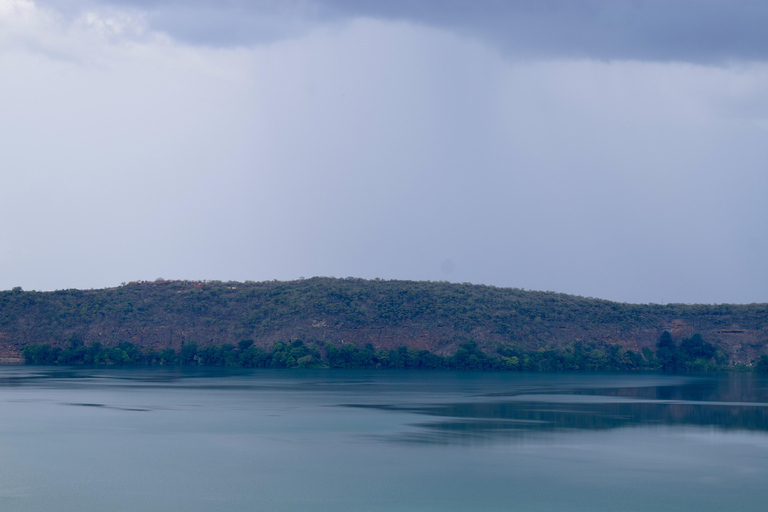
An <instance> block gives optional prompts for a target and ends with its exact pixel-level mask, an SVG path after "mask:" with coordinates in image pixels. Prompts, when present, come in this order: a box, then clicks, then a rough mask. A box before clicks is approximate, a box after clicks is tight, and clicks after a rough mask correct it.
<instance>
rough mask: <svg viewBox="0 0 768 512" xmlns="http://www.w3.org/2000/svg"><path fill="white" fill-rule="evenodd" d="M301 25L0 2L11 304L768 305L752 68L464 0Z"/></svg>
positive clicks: (766, 152)
mask: <svg viewBox="0 0 768 512" xmlns="http://www.w3.org/2000/svg"><path fill="white" fill-rule="evenodd" d="M251 5H255V6H256V7H252V6H251ZM285 5H286V4H285V3H267V2H261V3H258V2H256V3H253V4H252V3H248V4H245V3H238V2H229V3H225V4H223V5H222V6H221V7H214V6H213V4H210V3H206V2H198V3H189V2H186V3H184V4H182V3H170V2H149V1H148V2H131V3H121V4H116V3H115V4H105V3H84V2H80V1H79V0H72V1H70V2H64V1H63V0H62V1H58V2H46V3H39V4H35V3H32V2H29V1H25V0H0V34H2V35H0V69H2V70H3V76H4V79H3V80H2V81H0V120H1V122H0V155H2V157H0V164H1V165H2V172H1V173H0V219H2V232H3V237H2V239H0V288H10V287H12V286H16V285H21V286H23V287H24V288H26V289H55V288H67V287H91V286H94V287H98V286H111V285H116V284H118V283H119V282H121V281H128V280H132V279H154V278H156V277H159V276H162V277H165V278H193V279H194V278H200V279H225V280H226V279H237V280H245V279H254V280H262V279H273V278H277V279H294V278H298V277H300V276H307V277H308V276H312V275H333V276H340V277H344V276H348V275H352V276H360V277H367V278H373V277H383V278H403V279H432V280H440V279H448V280H451V281H470V282H478V283H487V284H494V285H499V286H518V287H524V288H532V289H549V290H556V291H563V292H569V293H577V294H581V295H590V296H598V297H605V298H610V299H616V300H625V301H636V302H649V301H652V302H662V301H664V302H670V301H685V302H729V301H730V302H753V301H760V302H764V301H765V300H766V297H765V289H767V285H768V271H767V270H766V268H765V265H764V261H765V260H766V257H768V236H767V234H766V231H765V228H764V227H763V224H764V220H765V219H766V218H768V203H766V202H765V201H764V199H763V196H764V192H765V190H768V173H766V172H765V171H766V167H767V166H768V149H766V147H767V146H768V145H766V144H765V140H766V135H768V66H766V64H763V63H761V62H760V61H759V59H758V60H757V61H751V62H747V60H749V59H753V58H757V57H755V55H756V54H754V55H753V54H749V53H745V52H741V53H740V51H737V50H736V49H734V48H735V47H734V46H727V45H725V46H723V45H720V46H719V48H721V49H722V48H730V49H729V50H728V51H727V52H722V51H720V50H718V52H719V53H718V52H714V53H713V51H710V50H707V49H706V48H705V47H704V45H697V44H693V43H691V47H692V48H693V47H696V48H697V52H698V53H696V55H693V54H691V55H689V56H687V57H685V58H677V57H671V56H673V55H681V53H680V52H681V51H682V50H681V48H682V47H676V46H675V44H671V43H670V44H668V45H665V44H661V43H660V42H658V43H657V46H658V47H659V48H662V49H664V50H665V51H666V54H665V56H664V55H661V54H656V53H654V52H655V51H656V50H653V45H650V44H642V45H641V44H639V43H637V41H639V39H638V38H639V37H640V36H637V35H632V34H625V36H624V37H625V39H623V40H619V39H616V38H610V37H609V38H608V39H609V41H608V43H604V44H602V45H598V44H597V43H594V44H595V45H597V46H596V47H600V48H602V52H603V53H600V51H597V50H595V51H592V50H589V51H586V50H584V51H582V50H578V51H576V50H574V51H570V50H568V49H569V48H571V46H569V44H565V43H563V44H560V45H559V46H558V45H557V44H555V42H552V43H551V44H552V47H551V48H550V49H549V50H547V49H546V48H544V46H542V44H543V43H541V44H539V43H537V42H536V41H537V40H536V37H539V36H534V35H531V36H527V37H525V38H523V36H521V35H518V36H515V37H520V38H522V39H521V40H524V41H523V42H524V43H525V44H527V45H528V48H524V46H525V45H523V44H522V43H521V44H520V45H518V44H517V43H515V45H512V46H510V45H511V44H512V43H509V41H512V39H506V40H503V41H502V40H495V39H494V38H495V37H496V36H494V34H495V32H493V30H491V29H487V30H486V29H482V30H480V29H478V28H477V27H480V26H481V25H482V24H479V23H480V22H476V21H472V20H471V19H469V18H471V16H469V14H466V13H465V15H463V16H462V14H461V13H462V12H465V11H462V9H466V8H467V5H468V4H465V3H462V2H455V3H449V4H446V5H448V7H446V8H445V9H443V10H440V11H438V10H437V9H434V8H431V4H420V5H421V6H422V7H421V8H420V10H418V9H415V8H410V10H409V8H408V5H410V4H409V3H398V2H389V3H387V4H383V3H381V4H379V3H375V2H363V3H355V4H354V5H353V4H352V3H350V4H348V5H347V4H344V3H342V2H325V3H322V4H320V3H310V2H296V3H291V4H288V5H289V7H288V8H286V7H284V6H285ZM478 5H479V4H478ZM499 5H505V6H506V7H504V8H503V9H518V10H520V9H523V10H524V9H529V10H530V9H532V7H530V6H531V5H533V4H525V3H510V4H506V3H498V4H496V3H489V4H488V5H483V6H482V9H479V10H478V14H477V17H478V18H482V19H483V20H486V21H483V23H491V22H493V21H494V20H496V21H495V22H496V23H497V24H498V26H499V27H501V26H505V23H507V21H504V20H508V19H512V18H510V16H511V14H510V13H517V12H518V11H514V12H513V11H512V10H505V11H504V12H503V13H501V14H498V13H496V11H494V9H501V7H499ZM548 5H549V6H550V7H551V9H552V11H551V12H550V13H549V14H548V15H545V14H546V13H544V12H543V11H542V12H540V13H538V14H536V16H539V17H541V19H542V21H541V23H542V27H544V28H542V29H541V30H545V32H546V30H554V29H552V28H551V27H554V26H555V25H556V24H557V23H562V22H563V21H562V20H560V21H558V19H560V18H558V16H559V15H558V14H557V12H558V9H560V7H558V6H560V4H558V3H556V2H555V3H549V4H548ZM578 5H579V6H582V7H583V6H585V5H587V4H585V3H580V4H578ZM589 5H592V6H594V7H595V9H597V10H598V11H599V10H600V9H603V8H605V7H604V6H605V5H606V4H602V3H599V4H598V3H594V4H589ZM621 5H624V6H625V8H626V9H629V8H630V7H631V6H633V5H639V6H640V7H641V8H643V9H646V8H651V7H653V8H655V9H662V7H660V5H661V4H660V3H659V4H656V3H635V4H631V3H627V4H621ZM702 5H704V6H705V7H702V9H704V10H705V11H706V9H710V10H712V9H715V8H716V7H717V6H718V5H720V4H718V3H715V2H712V3H702ZM723 5H724V4H723ZM526 6H527V7H526ZM706 6H708V7H706ZM180 9H189V13H190V14H189V17H188V18H184V17H183V16H181V15H178V16H176V15H175V14H174V13H176V12H177V11H178V10H180ZM206 9H207V10H209V11H211V12H215V13H216V15H217V16H219V17H220V19H221V23H222V25H221V27H224V28H222V29H221V30H222V31H223V32H222V33H226V34H227V35H228V37H230V39H229V40H226V41H225V39H226V38H224V37H223V36H220V35H217V33H218V32H217V30H219V29H218V28H216V27H217V26H218V25H216V23H218V22H217V21H216V19H214V20H213V21H211V22H210V23H211V27H209V29H204V28H200V29H199V35H195V34H196V33H197V32H196V31H197V30H198V29H197V28H195V27H198V26H199V27H203V24H204V20H206V19H207V18H206V17H205V16H204V13H205V12H207V11H206ZM563 9H565V8H564V7H563ZM755 9H756V7H755ZM179 12H180V11H179ZM520 12H522V11H520ZM537 12H538V11H537ZM579 12H582V14H583V12H587V11H585V10H584V11H579ZM707 12H708V11H707ZM713 12H714V11H713ZM238 13H239V14H238ZM264 13H272V17H271V18H270V17H269V16H266V17H265V16H264V15H263V14H264ZM494 13H496V14H494ZM569 13H570V14H569ZM577 14H578V13H576V14H574V13H572V12H571V11H570V10H568V9H565V12H564V14H562V15H560V16H561V17H562V16H565V17H566V18H567V19H569V20H578V16H577ZM566 15H567V16H566ZM504 16H506V17H504ZM532 16H533V15H532ZM568 16H570V17H568ZM713 16H714V15H712V16H710V19H713V18H712V17H713ZM251 18H253V19H257V18H258V19H259V20H260V22H261V23H264V24H266V25H269V27H270V28H269V30H267V29H264V31H262V32H259V30H257V27H256V25H254V24H253V23H256V22H255V21H253V20H252V19H251ZM463 18H467V19H463ZM217 19H218V18H217ZM249 20H250V21H249ZM270 20H271V21H270ZM171 21H173V22H174V23H176V24H177V26H176V28H174V26H172V23H171ZM673 21H674V18H668V19H666V21H665V23H673ZM694 21H695V20H694ZM694 21H689V22H690V23H693V22H694ZM238 23H243V24H244V25H243V27H245V28H244V29H243V31H242V32H237V31H236V30H234V31H233V30H231V29H230V28H227V27H234V26H237V25H238ZM509 23H513V22H512V21H509ZM514 23H518V22H514ZM519 23H522V22H519ZM637 23H640V22H639V21H638V22H637ZM656 23H660V21H657V22H656ZM696 23H699V24H701V23H704V21H701V20H700V21H697V22H696ZM544 25H546V26H544ZM577 25H578V24H577ZM483 26H484V25H483ZM586 26H587V25H584V26H582V28H578V26H577V27H575V28H574V29H573V30H576V31H578V30H584V31H586V32H589V31H588V30H587V29H586V28H584V27H586ZM643 26H645V25H643ZM697 26H698V25H697ZM702 26H703V25H702ZM255 27H256V28H255ZM473 27H474V28H473ZM547 27H550V28H547ZM246 28H247V30H246ZM641 28H642V27H641ZM577 29H578V30H577ZM499 30H500V29H499ZM637 30H638V32H637V34H640V32H642V30H640V28H638V29H637ZM643 30H645V29H643ZM252 32H253V33H252ZM480 32H482V34H480ZM586 32H585V33H586ZM254 33H255V34H256V35H254ZM238 34H241V35H238ZM243 34H244V35H243ZM259 34H260V35H259ZM510 37H511V36H510ZM542 37H543V36H542ZM590 37H595V38H596V37H598V35H597V34H592V36H590ZM606 37H608V36H606ZM755 37H757V36H755ZM505 41H506V42H505ZM585 41H586V40H585ZM631 41H635V43H632V44H630V42H631ZM225 43H226V44H225ZM636 43H637V44H636ZM558 44H559V43H558ZM584 44H586V43H584ZM590 44H593V43H590ZM513 46H514V48H513ZM757 46H759V45H757ZM757 46H756V47H757ZM534 47H535V48H534ZM641 47H642V48H645V49H644V50H642V52H640V48H641ZM557 48H559V49H557ZM585 48H586V47H585ZM620 48H624V50H621V52H619V50H618V49H620ZM633 48H634V49H633ZM675 48H677V49H675ZM511 52H514V53H516V54H519V55H523V54H526V55H528V57H527V58H525V59H520V58H510V53H511ZM611 52H614V53H615V55H614V56H611V55H609V54H611ZM617 52H618V53H617ZM633 52H640V53H643V52H645V53H643V55H645V57H642V56H639V55H640V53H636V54H633ZM619 53H621V55H619ZM534 55H547V56H548V57H547V58H543V57H537V58H533V57H532V56H534ZM577 55H588V56H589V58H576V57H575V56H577ZM633 55H634V56H633ZM608 58H610V59H613V60H603V59H608ZM634 59H640V60H634ZM723 59H726V60H728V61H730V64H727V65H726V64H724V60H723ZM737 60H741V61H743V62H740V63H735V62H734V61H737Z"/></svg>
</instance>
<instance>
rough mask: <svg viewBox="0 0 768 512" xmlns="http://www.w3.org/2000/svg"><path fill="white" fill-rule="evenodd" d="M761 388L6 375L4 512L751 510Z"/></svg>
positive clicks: (381, 375)
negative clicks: (171, 511)
mask: <svg viewBox="0 0 768 512" xmlns="http://www.w3.org/2000/svg"><path fill="white" fill-rule="evenodd" d="M765 482H768V380H765V379H764V378H760V377H759V376H756V375H753V374H737V375H724V376H717V377H688V376H664V375H651V374H640V375H583V374H556V375H546V374H529V375H526V374H501V373H490V374H489V373H451V372H415V371H410V372H408V371H405V372H396V371H378V372H376V371H359V372H358V371H341V370H338V371H332V370H315V371H294V370H291V371H264V370H256V371H245V370H235V371H216V370H202V369H195V370H192V371H183V370H179V369H170V370H167V369H160V368H157V369H131V370H99V369H67V368H35V367H0V510H3V511H9V512H10V511H19V512H26V511H42V510H56V511H63V512H66V511H73V512H74V511H77V512H88V511H103V510H110V511H135V510H142V511H149V512H152V511H169V510H179V511H182V510H183V511H191V512H194V511H203V510H206V511H208V510H215V511H245V510H249V511H250V510H264V511H276V512H281V511H286V512H288V511H299V510H301V511H310V512H312V511H340V512H344V511H510V510H521V511H652V510H659V511H698V512H701V511H704V512H706V511H715V510H718V511H721V510H741V511H749V510H755V511H757V510H764V508H765V503H766V500H767V499H768V491H766V490H765V487H766V485H765Z"/></svg>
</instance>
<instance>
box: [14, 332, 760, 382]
mask: <svg viewBox="0 0 768 512" xmlns="http://www.w3.org/2000/svg"><path fill="white" fill-rule="evenodd" d="M658 347H659V348H658V350H657V352H656V354H655V355H654V354H653V353H652V352H651V351H645V353H644V354H641V353H636V352H633V351H632V350H625V349H623V348H622V347H621V346H619V345H608V344H602V345H598V344H572V345H569V346H568V347H566V349H565V350H563V351H556V350H536V351H526V350H524V349H520V348H514V347H507V346H502V347H498V349H497V350H496V353H495V354H486V353H485V352H483V351H482V350H480V348H479V347H478V346H477V343H475V342H474V341H469V342H466V343H462V344H461V345H460V346H459V348H458V350H457V351H456V353H455V354H453V355H452V356H449V357H441V356H439V355H437V354H433V353H432V352H430V351H428V350H415V349H413V348H409V347H405V346H401V347H398V348H397V349H390V350H384V349H380V350H375V349H374V347H373V346H372V345H367V346H364V347H357V346H355V345H353V344H351V343H348V344H344V345H341V346H339V347H337V346H336V345H334V344H332V343H327V344H326V343H304V342H303V341H301V340H295V341H293V342H291V343H283V342H278V343H275V344H274V345H273V346H272V348H271V349H270V350H264V349H262V348H259V347H255V346H254V345H253V340H243V341H241V342H240V343H238V344H237V346H235V345H231V344H224V345H218V346H215V345H211V346H207V347H198V346H197V344H195V343H193V342H188V343H185V344H184V345H183V346H182V348H181V350H180V351H179V352H178V353H177V352H176V351H174V350H173V349H165V350H161V351H159V352H155V351H154V350H151V349H150V350H147V351H142V350H141V349H140V348H139V347H136V346H135V345H133V344H132V343H121V344H120V345H118V346H116V347H111V348H107V347H103V346H102V345H101V344H100V343H94V344H91V345H89V346H84V345H83V344H82V343H81V342H80V341H79V340H78V339H76V338H73V339H71V340H70V343H69V346H68V347H67V348H65V349H62V348H59V347H52V346H50V345H48V344H34V345H28V346H26V347H25V348H24V350H23V355H24V359H25V361H26V363H27V364H38V365H114V366H137V365H166V366H225V367H240V368H397V369H414V368H418V369H429V370H434V369H441V368H442V369H452V370H476V371H534V372H535V371H548V372H558V371H634V370H657V369H661V370H664V371H670V372H675V371H710V370H718V369H724V368H725V367H727V359H726V358H725V357H724V355H723V354H722V352H718V351H717V350H716V349H715V348H714V346H713V345H711V344H709V343H705V342H704V341H703V339H702V338H701V335H699V334H695V335H694V336H693V337H692V338H687V339H685V340H683V341H682V343H681V344H680V346H679V347H677V346H676V345H675V343H674V342H673V341H672V338H671V336H670V335H669V333H668V332H666V331H665V332H664V334H663V335H662V337H661V339H660V340H659V344H658ZM761 365H762V366H768V358H764V360H761ZM762 366H759V369H762Z"/></svg>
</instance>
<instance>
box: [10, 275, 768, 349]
mask: <svg viewBox="0 0 768 512" xmlns="http://www.w3.org/2000/svg"><path fill="white" fill-rule="evenodd" d="M664 331H669V332H670V333H671V334H672V337H673V339H675V340H677V341H679V340H682V339H684V338H686V337H690V336H692V335H693V334H694V333H700V334H701V335H702V337H703V339H704V340H705V341H706V342H709V343H711V344H713V345H714V346H715V347H716V348H717V349H718V350H720V351H721V353H722V354H724V355H725V356H727V358H728V360H729V361H731V362H732V363H741V364H751V363H753V362H754V361H755V360H757V359H759V357H760V356H761V355H763V354H766V353H768V347H767V346H766V345H768V304H748V305H733V304H719V305H704V304H697V305H686V304H665V305H659V304H627V303H619V302H611V301H607V300H601V299H594V298H584V297H578V296H573V295H566V294H561V293H553V292H538V291H526V290H521V289H516V288H497V287H492V286H483V285H471V284H452V283H446V282H422V281H418V282H416V281H388V280H363V279H352V278H347V279H336V278H320V277H317V278H312V279H303V280H298V281H289V282H280V281H268V282H258V283H257V282H245V283H239V282H218V281H213V282H207V281H206V282H203V281H163V280H157V281H152V282H133V283H128V284H125V285H122V286H119V287H116V288H107V289H101V290H59V291H54V292H35V291H22V290H21V289H20V288H15V289H14V290H10V291H3V292H0V361H4V362H12V361H18V360H20V358H21V351H22V349H23V348H24V347H25V346H27V345H31V344H41V343H45V344H50V345H52V346H54V347H57V346H58V347H65V346H67V345H68V344H69V343H70V342H71V340H73V339H76V340H79V342H80V343H84V344H85V345H89V344H92V343H95V342H99V343H101V344H102V345H103V346H105V347H113V346H117V345H118V344H120V343H132V344H134V345H136V346H138V347H141V348H143V349H152V350H158V351H159V350H163V349H168V348H171V349H174V350H176V351H178V350H180V349H181V348H182V346H183V345H184V344H185V343H187V342H194V343H196V344H197V345H198V346H200V347H205V346H209V345H222V344H233V345H236V344H238V343H239V342H241V341H243V340H254V342H255V344H254V346H256V347H262V348H264V349H269V348H271V347H273V346H274V344H275V343H276V342H291V341H294V340H299V339H300V340H304V341H305V342H315V343H317V344H318V345H319V346H324V345H325V344H327V343H332V344H334V345H336V346H341V345H344V344H353V345H355V346H357V347H363V346H365V345H367V344H370V346H372V347H373V349H375V350H380V349H385V350H388V349H395V348H397V347H399V346H406V347H410V348H412V349H415V350H428V351H430V352H432V353H434V354H437V355H440V356H449V355H452V354H454V353H455V352H456V350H457V349H458V347H459V346H460V345H461V344H462V343H466V342H468V341H470V340H474V341H475V342H476V343H477V345H478V346H479V348H480V349H481V350H483V351H484V352H486V353H491V352H494V351H498V350H499V348H503V347H515V348H518V349H523V350H527V351H536V350H542V349H544V350H550V349H552V350H560V351H562V350H565V349H566V348H567V347H573V346H574V345H577V346H578V345H584V346H608V345H618V346H620V347H621V348H623V349H626V350H632V351H634V352H638V353H640V352H642V349H643V348H646V349H651V350H655V349H656V345H657V342H658V341H659V338H660V336H661V334H662V333H663V332H664Z"/></svg>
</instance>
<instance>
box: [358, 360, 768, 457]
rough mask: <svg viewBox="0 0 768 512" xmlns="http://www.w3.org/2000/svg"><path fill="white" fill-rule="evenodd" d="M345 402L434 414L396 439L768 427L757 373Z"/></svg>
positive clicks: (765, 391)
mask: <svg viewBox="0 0 768 512" xmlns="http://www.w3.org/2000/svg"><path fill="white" fill-rule="evenodd" d="M345 406H346V407H354V408H363V409H375V410H381V411H390V412H400V413H409V414H415V415H420V416H425V417H428V418H430V419H429V420H428V421H417V422H412V423H410V424H409V426H410V427H412V428H411V429H410V430H408V431H405V432H399V433H396V434H394V435H390V436H387V440H388V441H391V442H397V443H426V444H433V443H434V444H454V443H458V444H477V443H488V442H498V441H512V440H522V439H525V438H530V437H534V436H535V437H539V436H542V435H547V434H553V433H558V432H576V431H588V430H592V431H597V430H609V429H620V428H637V427H660V426H667V427H703V428H710V429H717V430H721V431H737V430H739V431H752V432H764V433H768V381H766V380H765V379H763V378H759V377H755V376H753V375H730V376H723V377H719V378H702V379H691V380H689V381H687V382H684V383H678V384H672V385H654V386H636V385H632V386H627V387H620V386H617V387H605V388H601V387H589V388H580V387H574V388H571V389H568V388H563V387H557V388H555V389H553V388H548V387H540V388H538V389H533V388H528V389H524V390H517V391H515V390H511V391H507V392H499V393H490V394H486V395H483V396H476V397H471V399H470V400H462V401H456V402H449V403H439V404H420V405H410V404H409V405H402V406H401V405H397V404H345ZM432 418H434V419H432Z"/></svg>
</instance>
